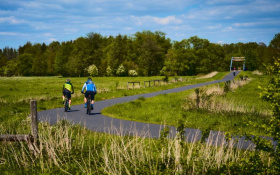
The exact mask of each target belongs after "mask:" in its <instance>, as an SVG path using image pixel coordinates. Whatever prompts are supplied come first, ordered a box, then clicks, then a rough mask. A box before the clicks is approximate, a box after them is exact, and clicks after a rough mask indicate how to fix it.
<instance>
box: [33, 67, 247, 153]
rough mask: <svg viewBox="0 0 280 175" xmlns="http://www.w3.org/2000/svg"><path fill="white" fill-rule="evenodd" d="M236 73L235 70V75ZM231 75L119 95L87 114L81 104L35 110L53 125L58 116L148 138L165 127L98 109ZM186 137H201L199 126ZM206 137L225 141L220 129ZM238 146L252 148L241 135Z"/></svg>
mask: <svg viewBox="0 0 280 175" xmlns="http://www.w3.org/2000/svg"><path fill="white" fill-rule="evenodd" d="M238 74H239V72H236V75H238ZM233 78H234V76H233V74H232V73H229V74H228V75H227V76H225V77H224V78H223V79H221V80H216V81H211V82H206V83H199V84H194V85H188V86H183V87H178V88H174V89H168V90H163V91H158V92H152V93H147V94H139V95H133V96H128V97H121V98H115V99H109V100H104V101H98V102H95V104H94V107H95V108H94V110H93V111H92V113H91V115H87V114H86V109H85V108H84V105H83V104H82V105H75V106H71V109H72V110H71V111H70V112H64V108H56V109H51V110H46V111H40V112H38V120H39V121H42V122H49V123H50V124H51V125H53V124H55V123H56V122H57V121H58V120H60V119H66V120H68V121H70V122H71V123H73V124H80V125H82V126H85V127H86V128H87V129H89V130H91V131H96V132H104V133H110V134H118V135H133V136H140V137H151V138H158V137H159V136H160V131H161V129H162V128H164V127H165V126H163V125H159V124H148V123H142V122H134V121H128V120H121V119H115V118H110V117H107V116H104V115H102V114H101V110H102V109H104V108H106V107H108V106H112V105H114V104H118V103H124V102H129V101H132V100H135V99H137V98H139V97H145V98H149V97H154V96H157V95H160V94H169V93H176V92H181V91H185V90H189V89H193V88H197V87H201V86H205V85H210V84H215V83H220V82H225V81H229V80H232V79H233ZM168 127H169V128H170V137H174V136H175V134H176V128H175V127H173V126H168ZM185 136H186V140H187V141H188V142H192V141H197V140H200V138H201V131H200V130H199V129H191V128H186V129H185ZM208 138H211V139H209V140H216V139H217V140H216V142H215V143H211V144H225V140H224V135H223V134H222V133H220V132H216V131H211V132H210V135H209V136H208ZM236 146H238V147H240V148H249V147H252V143H251V142H250V141H245V138H240V139H239V142H238V143H237V145H236Z"/></svg>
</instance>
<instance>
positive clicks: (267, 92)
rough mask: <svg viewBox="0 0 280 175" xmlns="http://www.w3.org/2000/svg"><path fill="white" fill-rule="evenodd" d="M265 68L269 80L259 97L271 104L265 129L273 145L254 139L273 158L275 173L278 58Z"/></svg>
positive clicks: (279, 129)
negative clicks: (270, 113) (270, 111)
mask: <svg viewBox="0 0 280 175" xmlns="http://www.w3.org/2000/svg"><path fill="white" fill-rule="evenodd" d="M267 70H268V74H269V75H270V80H269V83H268V86H267V87H265V88H263V93H262V94H261V97H262V99H264V100H265V101H268V102H270V103H271V104H272V109H273V115H272V117H271V120H270V122H269V124H268V125H267V126H266V127H265V129H266V131H267V132H268V133H269V134H271V136H272V137H273V141H275V145H272V144H271V142H269V141H264V140H263V139H260V138H257V139H254V141H255V144H256V146H257V147H256V148H257V149H259V150H263V151H268V152H269V153H270V156H272V157H273V158H274V161H273V165H274V168H275V174H280V58H277V59H274V64H273V65H272V66H268V68H267Z"/></svg>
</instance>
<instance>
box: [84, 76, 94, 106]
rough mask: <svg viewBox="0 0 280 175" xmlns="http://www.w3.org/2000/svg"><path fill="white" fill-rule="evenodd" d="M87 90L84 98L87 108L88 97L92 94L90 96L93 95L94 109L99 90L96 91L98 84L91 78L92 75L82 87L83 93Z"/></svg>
mask: <svg viewBox="0 0 280 175" xmlns="http://www.w3.org/2000/svg"><path fill="white" fill-rule="evenodd" d="M85 90H86V92H85V98H84V102H85V108H86V107H87V98H88V96H89V95H90V97H91V109H93V103H94V96H95V94H96V93H97V91H96V86H95V84H94V83H93V81H92V80H91V78H90V77H89V78H88V80H87V81H86V82H85V84H84V86H83V88H82V93H84V91H85Z"/></svg>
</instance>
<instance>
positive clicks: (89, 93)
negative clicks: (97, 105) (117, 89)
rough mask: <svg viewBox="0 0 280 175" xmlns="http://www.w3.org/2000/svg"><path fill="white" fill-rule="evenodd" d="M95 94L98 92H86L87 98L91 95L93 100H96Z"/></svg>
mask: <svg viewBox="0 0 280 175" xmlns="http://www.w3.org/2000/svg"><path fill="white" fill-rule="evenodd" d="M95 94H96V92H94V91H86V93H85V97H86V98H88V96H89V95H90V98H91V100H94V95H95Z"/></svg>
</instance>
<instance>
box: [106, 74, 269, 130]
mask: <svg viewBox="0 0 280 175" xmlns="http://www.w3.org/2000/svg"><path fill="white" fill-rule="evenodd" d="M241 76H242V77H245V76H247V77H249V78H248V79H247V80H244V81H241V80H240V77H241ZM266 84H267V81H266V76H263V75H255V74H252V73H251V72H242V73H241V74H240V75H239V76H237V77H236V78H235V81H234V83H232V84H231V90H230V91H228V92H226V93H224V92H223V91H224V88H223V87H224V83H219V86H218V84H214V85H209V86H207V87H202V88H200V90H201V94H200V104H199V105H200V106H199V107H197V104H196V94H195V91H194V89H192V90H188V91H184V92H179V93H172V94H164V95H159V96H156V97H152V98H139V99H137V100H135V101H131V102H128V103H123V104H117V105H114V106H111V107H108V108H105V109H104V110H103V111H102V113H103V114H105V115H107V116H110V117H115V118H119V119H125V120H133V121H139V122H146V123H155V124H165V125H173V126H177V125H178V121H180V122H183V123H184V124H185V126H186V127H189V128H199V129H202V130H216V131H225V132H230V133H232V134H242V133H245V132H246V133H250V134H253V135H266V133H265V131H264V130H262V129H261V127H259V126H261V125H263V124H266V123H267V122H268V121H269V119H270V116H271V106H270V105H269V104H268V103H267V102H264V101H262V100H261V98H260V93H261V92H262V90H261V89H260V88H259V87H265V86H266ZM251 125H253V126H255V127H252V126H251Z"/></svg>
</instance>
